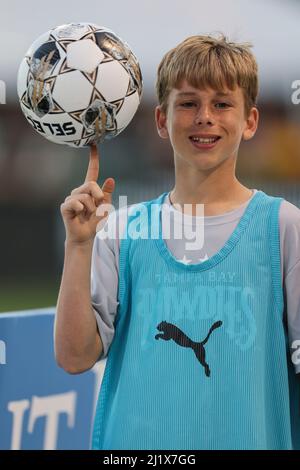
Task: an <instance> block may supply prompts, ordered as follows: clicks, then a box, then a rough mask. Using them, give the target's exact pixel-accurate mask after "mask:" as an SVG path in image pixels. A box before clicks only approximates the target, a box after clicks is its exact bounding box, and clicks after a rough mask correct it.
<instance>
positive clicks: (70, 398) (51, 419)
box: [8, 391, 76, 450]
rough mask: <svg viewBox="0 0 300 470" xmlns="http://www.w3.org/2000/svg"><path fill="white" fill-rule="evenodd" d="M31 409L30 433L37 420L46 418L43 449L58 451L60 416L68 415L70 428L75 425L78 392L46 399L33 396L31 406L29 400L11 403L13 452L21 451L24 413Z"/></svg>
mask: <svg viewBox="0 0 300 470" xmlns="http://www.w3.org/2000/svg"><path fill="white" fill-rule="evenodd" d="M29 407H30V413H29V421H28V432H29V433H33V431H34V425H35V422H36V420H37V419H39V418H46V420H45V433H44V442H43V449H44V450H54V449H56V446H57V434H58V425H59V415H60V414H63V413H64V414H67V416H68V420H67V423H68V427H69V428H72V427H74V425H75V409H76V392H75V391H71V392H67V393H60V394H57V395H50V396H46V397H37V396H33V397H32V401H31V406H30V402H29V400H19V401H15V402H10V403H9V404H8V410H9V411H10V412H11V413H13V429H12V443H11V449H12V450H19V449H21V444H22V442H21V441H22V430H23V421H24V419H23V418H24V412H25V411H26V410H27V409H28V408H29Z"/></svg>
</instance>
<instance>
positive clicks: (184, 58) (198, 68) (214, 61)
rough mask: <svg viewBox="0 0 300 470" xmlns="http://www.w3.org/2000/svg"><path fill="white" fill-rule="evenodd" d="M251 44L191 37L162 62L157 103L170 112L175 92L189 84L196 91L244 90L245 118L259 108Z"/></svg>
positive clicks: (215, 38)
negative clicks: (171, 99) (182, 83)
mask: <svg viewBox="0 0 300 470" xmlns="http://www.w3.org/2000/svg"><path fill="white" fill-rule="evenodd" d="M251 47H252V45H251V44H250V43H243V44H239V43H235V42H229V40H228V39H227V38H226V37H225V36H224V34H222V33H220V36H219V37H213V36H211V35H209V36H191V37H188V38H187V39H185V40H184V41H182V42H181V43H180V44H178V45H177V46H176V47H175V48H174V49H171V50H170V51H169V52H167V53H166V54H165V55H164V57H163V59H162V60H161V62H160V64H159V66H158V71H157V81H156V92H157V97H158V102H159V104H160V106H161V107H162V110H163V111H164V112H166V111H167V107H168V97H169V94H170V91H171V89H172V88H176V87H178V86H179V85H180V83H181V82H182V81H183V80H186V81H187V82H188V83H189V84H190V85H192V86H193V87H195V88H208V87H210V88H213V89H214V90H218V91H219V90H224V88H225V87H226V86H227V88H229V89H230V90H233V89H234V88H235V87H236V86H239V87H241V89H242V91H243V95H244V105H245V114H246V116H248V115H249V112H250V109H251V108H252V107H253V106H257V104H256V100H257V95H258V71H257V63H256V60H255V58H254V56H253V54H252V52H251V50H250V48H251Z"/></svg>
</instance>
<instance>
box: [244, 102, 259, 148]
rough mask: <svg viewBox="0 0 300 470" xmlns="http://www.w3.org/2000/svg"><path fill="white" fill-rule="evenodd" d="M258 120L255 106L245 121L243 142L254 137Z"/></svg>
mask: <svg viewBox="0 0 300 470" xmlns="http://www.w3.org/2000/svg"><path fill="white" fill-rule="evenodd" d="M258 119H259V112H258V109H257V108H256V107H255V106H253V108H251V110H250V113H249V116H248V117H247V120H246V126H245V129H244V132H243V140H250V139H251V138H252V137H253V136H254V134H255V132H256V129H257V126H258Z"/></svg>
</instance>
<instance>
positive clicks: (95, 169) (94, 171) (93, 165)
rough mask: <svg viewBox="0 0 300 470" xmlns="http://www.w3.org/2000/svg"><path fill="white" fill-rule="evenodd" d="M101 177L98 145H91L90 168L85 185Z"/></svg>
mask: <svg viewBox="0 0 300 470" xmlns="http://www.w3.org/2000/svg"><path fill="white" fill-rule="evenodd" d="M98 176H99V154H98V149H97V145H95V144H92V145H91V151H90V160H89V166H88V169H87V172H86V177H85V183H88V182H89V181H97V179H98Z"/></svg>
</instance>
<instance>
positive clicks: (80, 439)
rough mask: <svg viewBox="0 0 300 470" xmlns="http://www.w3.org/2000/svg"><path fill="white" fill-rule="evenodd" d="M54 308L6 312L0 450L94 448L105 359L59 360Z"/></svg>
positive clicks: (0, 355)
mask: <svg viewBox="0 0 300 470" xmlns="http://www.w3.org/2000/svg"><path fill="white" fill-rule="evenodd" d="M53 325H54V308H51V309H43V310H35V311H30V312H20V313H8V314H0V449H89V448H90V440H91V430H92V421H93V413H94V408H95V400H96V399H97V395H98V391H99V386H100V382H101V377H102V374H103V368H104V362H105V361H101V362H100V363H99V364H97V365H96V366H95V367H94V368H93V369H91V370H90V371H88V372H85V373H83V374H80V375H69V374H67V373H66V372H64V371H63V370H62V369H60V368H59V367H58V366H57V365H56V362H55V357H54V347H53Z"/></svg>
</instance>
